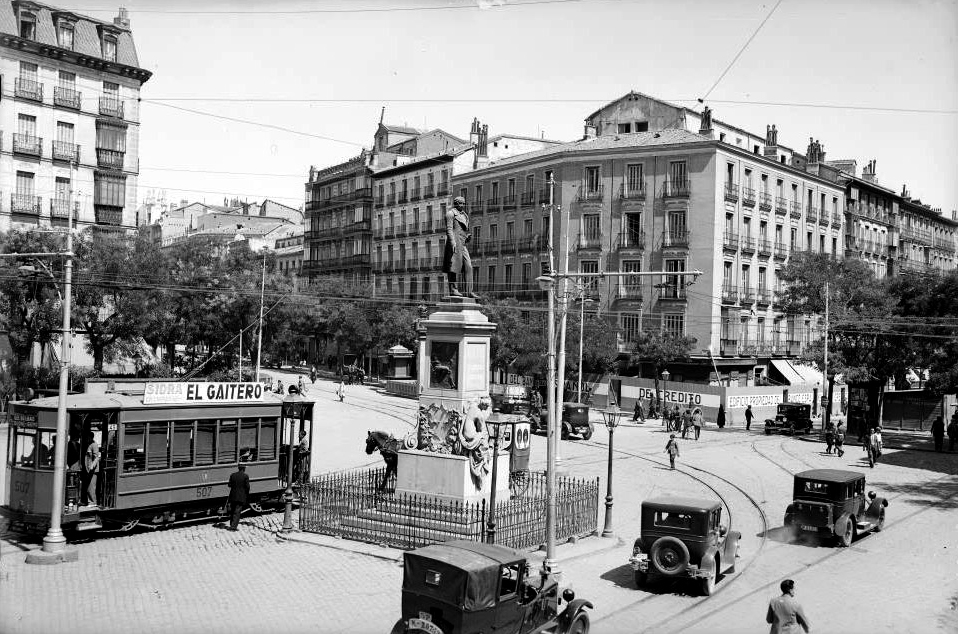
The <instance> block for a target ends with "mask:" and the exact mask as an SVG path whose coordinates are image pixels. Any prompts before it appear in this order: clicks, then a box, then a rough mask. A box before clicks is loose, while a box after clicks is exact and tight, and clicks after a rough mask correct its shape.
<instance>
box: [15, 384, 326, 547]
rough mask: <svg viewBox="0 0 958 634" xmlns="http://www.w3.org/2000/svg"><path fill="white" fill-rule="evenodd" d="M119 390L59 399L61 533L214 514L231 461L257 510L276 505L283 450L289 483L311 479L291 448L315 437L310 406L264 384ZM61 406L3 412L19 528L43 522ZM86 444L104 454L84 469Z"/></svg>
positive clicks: (47, 402) (283, 478)
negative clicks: (62, 425)
mask: <svg viewBox="0 0 958 634" xmlns="http://www.w3.org/2000/svg"><path fill="white" fill-rule="evenodd" d="M117 390H122V391H114V392H111V391H106V392H104V393H82V394H71V395H69V396H67V429H68V438H67V439H66V440H65V442H66V443H67V447H66V473H65V478H66V482H65V485H64V490H65V495H64V500H63V505H64V506H63V513H62V526H63V529H64V530H76V531H84V530H98V529H113V530H116V529H130V528H132V527H133V526H135V525H137V524H141V525H143V524H145V525H148V526H152V527H158V526H162V525H169V524H172V523H176V522H180V521H184V520H189V519H197V518H202V517H214V516H217V515H221V514H223V513H225V507H226V498H227V495H228V494H229V487H228V485H227V482H228V481H229V476H230V474H231V473H232V472H233V471H235V470H236V467H237V465H238V464H239V463H244V464H245V465H246V473H247V475H249V478H250V506H251V507H252V508H253V510H255V511H259V510H262V509H263V508H265V507H267V506H272V505H274V504H278V503H279V502H280V500H281V498H282V493H283V491H284V490H285V488H286V486H287V473H288V456H289V454H290V453H294V458H293V460H294V464H295V470H294V480H300V479H302V478H304V477H308V474H309V464H308V456H309V453H308V452H307V451H305V447H304V451H303V452H302V455H300V452H299V446H300V441H299V439H300V432H302V431H305V432H306V434H307V435H306V438H311V436H312V406H313V403H312V402H309V401H306V400H305V399H303V397H302V396H300V395H299V394H290V395H289V396H285V397H284V396H280V395H275V394H272V393H270V392H269V390H267V389H265V388H264V387H263V385H262V384H260V383H211V382H144V383H140V384H132V385H131V384H127V385H124V386H123V387H119V386H118V387H117ZM57 405H58V397H46V398H38V399H34V400H31V401H20V402H12V403H10V406H9V416H8V420H9V423H10V427H9V434H8V439H7V482H8V487H9V491H8V494H9V495H8V498H7V499H8V509H7V511H8V513H7V514H8V515H9V517H10V520H11V524H12V525H13V526H15V527H20V528H22V529H24V530H36V531H41V530H45V528H46V527H47V526H49V523H50V511H51V508H52V506H51V505H52V504H53V501H52V499H51V498H52V494H53V478H54V456H55V452H56V445H57V443H58V442H60V441H61V439H59V438H57V431H56V419H57ZM91 443H96V447H93V449H94V450H96V449H99V455H100V459H99V461H98V462H97V463H96V466H95V467H94V468H93V469H92V470H91V469H88V468H87V467H88V465H89V464H90V463H93V462H94V461H92V460H91V461H89V462H88V461H86V460H84V457H85V456H86V455H87V454H88V449H90V448H91ZM291 443H292V445H293V447H294V449H295V452H291V451H290V444H291ZM91 482H93V484H92V487H91V484H90V483H91ZM91 489H92V493H93V495H87V493H88V491H90V490H91ZM94 498H95V499H94Z"/></svg>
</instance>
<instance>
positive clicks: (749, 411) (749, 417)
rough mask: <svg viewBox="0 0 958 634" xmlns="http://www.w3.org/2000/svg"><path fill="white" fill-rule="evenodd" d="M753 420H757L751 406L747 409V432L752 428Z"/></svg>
mask: <svg viewBox="0 0 958 634" xmlns="http://www.w3.org/2000/svg"><path fill="white" fill-rule="evenodd" d="M753 418H755V414H753V413H752V406H751V405H749V406H748V407H746V408H745V431H748V430H750V429H751V428H752V419H753Z"/></svg>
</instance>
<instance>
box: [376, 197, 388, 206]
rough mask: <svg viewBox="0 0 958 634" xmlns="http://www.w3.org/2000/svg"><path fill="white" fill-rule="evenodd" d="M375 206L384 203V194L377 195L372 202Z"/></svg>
mask: <svg viewBox="0 0 958 634" xmlns="http://www.w3.org/2000/svg"><path fill="white" fill-rule="evenodd" d="M373 204H374V205H376V207H377V208H378V207H382V206H383V205H385V204H386V198H385V197H384V196H377V197H376V201H375V202H374V203H373Z"/></svg>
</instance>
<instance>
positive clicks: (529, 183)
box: [524, 174, 536, 202]
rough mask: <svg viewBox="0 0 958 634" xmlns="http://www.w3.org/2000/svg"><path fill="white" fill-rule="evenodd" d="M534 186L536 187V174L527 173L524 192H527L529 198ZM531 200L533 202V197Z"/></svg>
mask: <svg viewBox="0 0 958 634" xmlns="http://www.w3.org/2000/svg"><path fill="white" fill-rule="evenodd" d="M535 188H536V176H535V174H529V175H528V176H526V188H525V190H524V191H525V193H526V194H529V195H530V198H531V195H532V193H533V192H534V191H535ZM532 202H535V200H534V199H533V200H532Z"/></svg>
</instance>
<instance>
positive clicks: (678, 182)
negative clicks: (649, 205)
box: [662, 178, 691, 198]
mask: <svg viewBox="0 0 958 634" xmlns="http://www.w3.org/2000/svg"><path fill="white" fill-rule="evenodd" d="M690 190H691V184H690V183H689V179H687V178H680V179H672V178H670V179H668V180H666V181H665V186H664V188H663V190H662V196H664V197H665V198H684V197H687V196H689V194H690V193H691V191H690Z"/></svg>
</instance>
